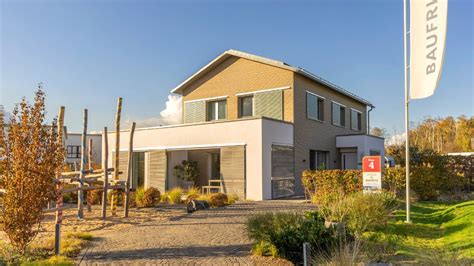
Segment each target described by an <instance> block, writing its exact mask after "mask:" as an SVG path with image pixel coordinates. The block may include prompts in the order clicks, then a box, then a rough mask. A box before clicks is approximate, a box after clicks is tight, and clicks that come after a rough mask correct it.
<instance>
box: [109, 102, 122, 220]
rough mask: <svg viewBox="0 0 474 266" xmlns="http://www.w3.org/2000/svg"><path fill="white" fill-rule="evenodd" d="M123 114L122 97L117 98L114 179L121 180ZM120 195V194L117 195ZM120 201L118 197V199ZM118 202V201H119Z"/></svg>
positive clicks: (113, 198)
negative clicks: (121, 121)
mask: <svg viewBox="0 0 474 266" xmlns="http://www.w3.org/2000/svg"><path fill="white" fill-rule="evenodd" d="M121 114H122V98H121V97H120V98H118V100H117V113H116V115H115V158H114V180H119V164H120V116H121ZM117 197H118V195H117ZM117 201H118V199H117ZM117 203H118V202H117ZM110 204H111V206H110V207H111V209H112V215H116V205H115V197H114V195H113V194H112V199H111V202H110Z"/></svg>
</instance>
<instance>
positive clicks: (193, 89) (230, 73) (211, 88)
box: [183, 57, 293, 122]
mask: <svg viewBox="0 0 474 266" xmlns="http://www.w3.org/2000/svg"><path fill="white" fill-rule="evenodd" d="M292 85H293V72H292V71H290V70H286V69H281V68H277V67H274V66H270V65H266V64H263V63H259V62H255V61H251V60H248V59H244V58H239V57H230V58H228V59H226V60H225V61H224V62H222V63H221V64H220V65H218V66H217V67H216V68H214V69H213V70H211V71H210V72H209V73H207V74H205V75H204V76H203V77H202V78H200V79H199V80H197V81H196V82H194V83H192V84H191V85H190V86H188V87H186V88H185V90H184V93H183V103H184V102H186V101H191V100H199V99H205V98H213V97H219V96H228V98H227V118H228V119H229V120H233V119H237V118H238V97H237V96H236V94H238V93H244V92H252V91H258V90H265V89H272V88H280V87H289V89H285V90H284V91H283V117H284V120H285V121H288V122H293V87H292ZM185 111H186V110H185Z"/></svg>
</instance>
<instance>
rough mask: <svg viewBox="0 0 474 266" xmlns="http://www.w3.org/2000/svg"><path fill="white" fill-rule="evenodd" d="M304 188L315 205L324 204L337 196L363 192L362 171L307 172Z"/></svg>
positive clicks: (304, 178) (304, 174)
mask: <svg viewBox="0 0 474 266" xmlns="http://www.w3.org/2000/svg"><path fill="white" fill-rule="evenodd" d="M302 181H303V186H304V188H305V192H306V194H307V195H310V196H311V201H312V202H313V203H318V204H320V203H323V201H325V200H328V199H329V198H330V197H332V196H333V195H335V194H338V195H348V194H351V193H354V192H356V191H361V190H362V172H361V171H360V170H305V171H304V172H303V176H302Z"/></svg>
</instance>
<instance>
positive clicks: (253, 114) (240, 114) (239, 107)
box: [236, 93, 255, 118]
mask: <svg viewBox="0 0 474 266" xmlns="http://www.w3.org/2000/svg"><path fill="white" fill-rule="evenodd" d="M236 95H237V94H236ZM247 97H252V116H255V94H254V93H251V94H243V95H240V96H237V105H238V106H237V108H238V110H237V113H238V116H239V118H245V117H252V116H242V110H241V109H242V106H241V105H242V102H241V100H242V98H247Z"/></svg>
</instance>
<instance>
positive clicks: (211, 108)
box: [207, 100, 227, 121]
mask: <svg viewBox="0 0 474 266" xmlns="http://www.w3.org/2000/svg"><path fill="white" fill-rule="evenodd" d="M226 117H227V101H226V100H221V101H213V102H208V103H207V121H213V120H220V119H226Z"/></svg>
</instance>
